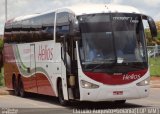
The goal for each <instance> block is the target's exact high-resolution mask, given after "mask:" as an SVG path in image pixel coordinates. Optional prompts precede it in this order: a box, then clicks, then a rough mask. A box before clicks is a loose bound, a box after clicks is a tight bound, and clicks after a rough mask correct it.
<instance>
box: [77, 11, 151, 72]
mask: <svg viewBox="0 0 160 114" xmlns="http://www.w3.org/2000/svg"><path fill="white" fill-rule="evenodd" d="M78 21H79V25H80V31H81V40H79V43H78V44H79V52H80V58H81V63H82V66H85V68H86V69H92V68H95V69H96V68H97V69H98V68H100V67H99V66H100V65H101V64H103V65H102V66H103V68H104V66H107V65H108V66H110V65H114V66H118V65H123V66H124V65H126V66H127V65H130V66H133V67H135V66H139V68H144V67H147V60H148V59H147V53H146V47H145V38H144V30H143V23H142V19H141V15H138V14H128V13H111V14H91V15H82V16H79V17H78ZM97 65H98V66H97Z"/></svg>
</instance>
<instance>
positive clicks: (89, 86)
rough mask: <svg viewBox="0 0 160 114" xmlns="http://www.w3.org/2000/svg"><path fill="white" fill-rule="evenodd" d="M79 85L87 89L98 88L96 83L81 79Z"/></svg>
mask: <svg viewBox="0 0 160 114" xmlns="http://www.w3.org/2000/svg"><path fill="white" fill-rule="evenodd" d="M81 87H83V88H87V89H93V88H99V86H98V85H96V84H93V83H90V82H87V81H84V80H81Z"/></svg>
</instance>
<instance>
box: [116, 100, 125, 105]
mask: <svg viewBox="0 0 160 114" xmlns="http://www.w3.org/2000/svg"><path fill="white" fill-rule="evenodd" d="M125 102H126V100H117V101H115V103H116V104H125Z"/></svg>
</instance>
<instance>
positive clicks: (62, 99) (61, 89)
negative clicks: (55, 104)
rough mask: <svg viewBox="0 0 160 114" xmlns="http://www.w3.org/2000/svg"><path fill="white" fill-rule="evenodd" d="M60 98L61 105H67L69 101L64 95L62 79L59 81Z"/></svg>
mask: <svg viewBox="0 0 160 114" xmlns="http://www.w3.org/2000/svg"><path fill="white" fill-rule="evenodd" d="M58 99H59V102H60V104H61V105H63V106H65V105H67V101H66V100H64V96H63V88H62V81H59V83H58Z"/></svg>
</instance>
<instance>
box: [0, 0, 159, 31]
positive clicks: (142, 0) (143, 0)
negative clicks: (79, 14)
mask: <svg viewBox="0 0 160 114" xmlns="http://www.w3.org/2000/svg"><path fill="white" fill-rule="evenodd" d="M7 1H8V16H7V17H8V19H12V18H14V17H18V16H23V15H28V14H34V13H41V12H45V11H48V10H54V9H57V8H61V7H65V6H72V5H75V4H79V3H81V4H82V3H104V4H108V3H114V4H121V5H130V6H134V7H136V8H138V9H139V10H140V11H141V12H142V13H144V14H147V15H149V16H151V17H153V19H154V20H156V21H158V20H160V0H7ZM0 14H1V16H0V34H3V31H4V23H5V0H0Z"/></svg>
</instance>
